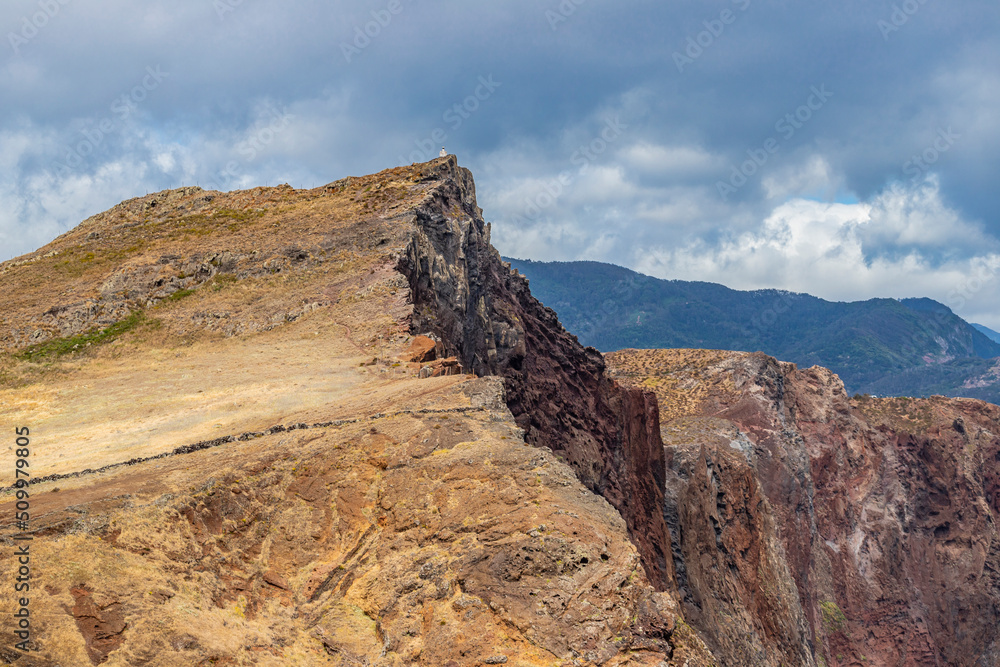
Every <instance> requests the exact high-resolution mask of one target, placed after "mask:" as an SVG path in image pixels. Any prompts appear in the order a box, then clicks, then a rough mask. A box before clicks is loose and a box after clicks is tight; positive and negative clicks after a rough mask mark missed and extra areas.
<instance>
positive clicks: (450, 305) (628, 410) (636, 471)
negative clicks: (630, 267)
mask: <svg viewBox="0 0 1000 667" xmlns="http://www.w3.org/2000/svg"><path fill="white" fill-rule="evenodd" d="M434 164H435V167H434V169H433V170H429V173H428V174H427V178H436V179H439V181H440V185H439V187H437V188H436V189H435V193H434V196H433V197H430V198H428V199H427V200H426V201H425V202H424V204H423V205H421V206H420V207H419V208H418V209H417V210H416V218H415V228H414V234H413V237H412V240H411V242H410V245H409V246H408V248H407V250H406V252H405V253H404V254H403V256H402V258H401V261H400V270H401V271H402V272H403V273H404V274H405V275H407V277H408V278H409V281H410V289H411V293H412V295H413V301H414V318H413V332H414V333H424V332H431V333H433V334H435V335H436V336H438V337H439V338H440V340H441V344H442V346H443V348H444V350H445V354H449V355H450V354H456V355H458V357H459V359H460V360H461V362H462V364H463V365H464V366H465V367H466V368H469V369H472V370H473V371H475V372H476V373H477V374H480V375H500V376H502V377H503V378H504V380H505V390H506V394H505V397H506V402H507V406H508V407H509V408H510V410H511V412H512V413H513V415H514V419H515V420H516V421H517V423H518V424H519V425H520V426H521V428H523V429H524V430H525V434H526V438H527V440H528V442H531V443H533V444H536V445H541V446H546V447H549V448H550V449H552V450H553V451H555V452H557V453H558V454H560V455H561V456H563V457H564V458H565V459H566V461H568V462H569V464H570V465H571V466H572V467H573V469H574V470H576V472H577V475H578V476H579V477H580V480H581V481H582V482H583V483H584V484H585V485H587V487H588V488H590V489H591V490H593V491H595V492H596V493H599V494H601V495H602V496H604V497H605V498H606V499H607V500H608V501H609V502H610V503H611V504H612V505H613V506H614V507H615V508H616V509H618V510H619V511H620V512H621V513H622V516H623V517H624V518H625V521H626V523H627V524H628V526H629V530H630V532H631V534H632V536H633V540H634V541H635V543H636V545H637V547H638V548H639V551H640V553H641V554H642V556H643V563H644V564H645V566H646V571H647V573H648V574H649V576H650V579H651V580H652V581H653V582H654V583H655V584H656V585H657V586H658V587H660V588H661V589H663V588H666V587H668V586H670V585H672V579H673V566H672V562H671V560H670V559H669V558H668V557H667V554H668V552H669V545H670V537H669V535H668V533H667V530H666V524H665V522H664V520H663V516H662V513H661V512H659V511H658V509H657V508H659V507H660V506H661V505H662V503H663V470H664V464H663V449H662V446H661V442H660V436H659V424H658V412H657V406H656V402H655V400H654V399H653V397H652V396H651V395H650V394H648V393H646V392H643V391H642V390H636V389H627V388H623V387H622V386H620V385H619V384H618V383H617V382H615V381H614V380H611V379H610V378H608V376H607V375H606V374H605V372H604V370H605V369H604V359H603V357H602V356H601V354H600V353H599V352H598V351H597V350H594V349H593V348H588V349H585V348H584V347H583V346H581V345H580V344H579V342H578V341H577V340H576V337H575V336H573V335H571V334H569V333H567V332H566V330H565V329H563V327H562V325H560V324H559V320H558V318H557V317H556V315H555V313H554V312H553V311H552V310H550V309H548V308H545V307H544V306H542V304H540V303H539V302H538V301H537V300H536V299H535V298H534V297H532V296H531V293H530V291H529V289H528V281H527V280H526V279H524V278H523V277H521V276H519V275H517V274H516V273H512V272H511V271H510V269H509V268H508V266H507V265H506V264H505V263H504V262H503V261H502V260H501V259H500V255H499V253H498V252H497V250H496V249H495V248H493V246H492V245H490V239H489V236H490V227H489V225H487V224H486V223H485V222H484V220H483V218H482V212H481V210H480V209H479V207H478V206H477V204H476V191H475V185H474V183H473V180H472V174H471V173H470V172H469V171H468V170H466V169H463V168H461V167H458V166H457V165H456V164H455V162H454V158H448V159H447V160H442V161H440V162H437V163H434Z"/></svg>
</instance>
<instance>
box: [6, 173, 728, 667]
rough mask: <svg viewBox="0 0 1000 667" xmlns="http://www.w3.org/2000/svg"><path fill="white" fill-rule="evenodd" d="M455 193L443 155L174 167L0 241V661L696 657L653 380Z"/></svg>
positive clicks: (521, 661) (519, 662) (527, 665)
mask: <svg viewBox="0 0 1000 667" xmlns="http://www.w3.org/2000/svg"><path fill="white" fill-rule="evenodd" d="M474 193H475V191H474V187H473V185H472V181H471V177H470V176H469V175H468V172H466V171H465V170H462V169H459V168H458V167H457V165H456V164H455V162H454V159H453V158H446V159H442V160H436V161H434V162H432V163H428V164H423V165H413V166H411V167H405V168H398V169H393V170H388V171H386V172H382V173H380V174H375V175H372V176H366V177H362V178H349V179H343V180H341V181H338V182H336V183H331V184H330V185H328V186H325V187H322V188H316V189H313V190H303V191H299V190H294V189H292V188H289V187H287V186H282V187H278V188H255V189H253V190H250V191H243V192H232V193H217V192H215V193H212V192H204V191H201V190H200V189H198V188H189V189H184V190H175V191H169V192H163V193H157V194H154V195H149V196H147V197H144V198H139V199H135V200H130V201H128V202H124V203H123V204H121V205H119V206H116V207H115V208H114V209H111V210H110V211H107V212H105V213H102V214H99V215H97V216H94V217H93V218H90V219H88V220H87V221H85V222H84V223H82V224H81V225H80V226H79V227H78V228H76V229H74V230H72V231H70V232H68V233H67V234H65V235H63V236H62V237H60V238H59V239H56V240H55V241H54V242H53V243H52V244H50V245H49V246H46V247H45V248H43V249H41V250H39V251H37V252H35V253H31V254H30V255H28V256H25V257H22V258H19V259H17V260H15V261H13V262H8V263H5V264H3V265H0V290H2V291H3V293H4V294H5V295H7V297H8V298H7V299H6V300H5V302H4V304H3V308H2V310H0V325H2V326H0V345H2V347H3V352H2V353H0V416H2V421H3V423H5V424H10V425H17V426H27V427H29V428H30V429H31V433H32V454H31V466H32V467H31V471H32V474H33V476H34V479H35V481H36V483H33V484H31V485H30V487H29V489H30V496H31V508H32V509H31V517H32V518H31V521H30V522H29V525H28V526H26V527H24V526H18V525H16V524H14V523H13V516H14V514H13V503H14V501H15V498H14V496H13V493H12V489H10V488H7V489H5V490H3V491H2V492H0V493H2V495H0V517H3V518H2V519H0V528H2V532H0V536H2V540H3V542H4V545H5V546H4V549H5V550H6V553H8V554H10V553H12V552H13V546H12V545H13V536H14V534H16V533H19V532H25V531H26V532H28V533H30V534H31V535H32V536H33V538H34V540H33V541H32V543H31V544H32V564H33V570H32V577H33V580H32V590H31V605H32V607H31V613H32V618H33V619H35V620H34V623H33V626H32V636H31V648H32V651H31V652H30V653H23V652H20V651H17V650H14V649H11V648H9V647H11V646H13V645H14V643H15V638H14V637H13V635H12V634H11V632H10V630H11V628H10V626H9V625H4V626H2V627H0V638H2V648H0V661H3V662H6V663H7V664H13V665H17V666H18V667H24V666H25V665H30V666H35V665H37V666H45V667H52V666H54V665H88V664H104V665H109V666H115V665H118V666H122V667H124V666H126V665H127V666H129V667H134V666H149V667H153V666H168V665H170V666H173V665H178V666H180V665H184V666H189V665H205V666H207V665H274V666H275V667H277V666H279V665H280V666H284V665H310V666H312V665H324V664H328V665H337V666H343V667H348V666H350V667H356V666H359V665H369V666H372V667H403V666H409V665H433V666H434V667H441V666H444V667H466V666H469V667H471V666H473V665H484V664H506V665H510V666H516V667H536V666H537V667H541V666H543V665H544V666H545V667H556V666H558V667H571V666H572V667H581V666H585V667H589V666H592V665H606V666H609V667H625V666H630V667H640V666H641V667H662V666H663V665H669V666H674V665H676V666H678V667H679V666H680V665H686V666H687V667H707V666H708V665H712V664H717V662H716V661H715V659H714V658H713V656H712V655H711V652H710V651H709V650H708V648H707V646H706V645H705V643H704V642H703V640H702V639H701V638H700V637H699V636H698V633H697V632H696V631H694V630H693V629H692V627H691V626H690V625H689V624H688V623H686V622H685V620H684V615H683V613H682V612H681V610H680V607H679V605H678V603H677V600H676V598H675V595H674V593H673V592H672V584H671V581H672V577H671V569H670V559H669V558H668V557H667V555H668V552H669V549H670V546H669V545H670V542H669V537H668V536H667V528H666V523H665V521H664V520H663V516H662V512H661V511H660V509H659V508H660V507H661V506H662V503H663V474H664V470H665V468H664V461H663V449H662V444H661V441H660V436H659V429H658V425H657V422H656V415H657V406H656V403H655V400H654V399H653V398H652V396H651V395H649V394H646V393H643V392H642V391H638V390H631V389H629V390H625V389H623V388H622V387H620V386H619V385H618V384H617V383H615V382H614V381H612V380H610V379H609V378H608V377H606V376H605V375H604V373H603V369H604V361H603V359H602V358H601V357H600V355H598V354H596V353H595V352H593V351H587V350H583V349H582V348H581V347H580V346H579V345H578V344H577V343H576V341H575V340H574V339H573V337H572V336H570V335H569V334H567V333H566V332H565V331H564V330H563V329H562V328H561V327H559V325H558V322H557V321H556V319H555V316H554V315H553V314H552V313H551V311H548V310H546V309H544V308H542V307H541V306H540V305H539V304H538V303H537V302H535V301H534V300H533V299H532V298H531V297H530V294H529V293H528V288H527V284H526V282H525V281H524V280H523V279H521V278H519V277H516V276H512V275H511V274H510V272H509V271H507V269H506V268H505V267H504V266H503V265H502V263H500V262H499V258H498V257H497V255H496V253H495V251H493V250H492V248H490V247H489V244H488V227H487V226H485V225H484V224H483V221H482V218H481V216H480V213H479V210H478V208H477V207H476V206H475V198H474ZM400 271H403V272H405V275H404V273H400ZM420 333H429V334H432V335H433V336H435V337H436V338H437V342H436V343H435V342H434V341H433V339H430V338H426V337H424V338H421V337H420V336H415V335H414V334H420ZM463 371H475V372H476V373H477V374H478V375H480V376H483V377H479V378H476V377H475V376H474V375H467V374H465V373H463ZM490 376H492V377H490ZM532 445H537V446H532ZM581 480H583V482H584V483H581ZM595 490H596V491H598V492H599V493H597V494H595V493H594V492H593V491H595ZM616 508H617V509H616ZM619 510H620V511H619ZM623 516H624V518H623ZM633 540H634V541H635V543H633ZM658 550H660V551H658ZM16 566H17V563H16V562H14V561H13V560H12V559H11V558H9V557H7V556H5V557H3V558H0V581H9V580H10V578H11V576H12V573H13V572H14V569H13V568H15V567H16ZM647 572H648V573H649V574H647ZM13 595H14V592H13V589H12V587H9V586H3V587H0V606H2V607H3V608H5V609H13V608H14V606H15V601H14V599H13V597H12V596H13Z"/></svg>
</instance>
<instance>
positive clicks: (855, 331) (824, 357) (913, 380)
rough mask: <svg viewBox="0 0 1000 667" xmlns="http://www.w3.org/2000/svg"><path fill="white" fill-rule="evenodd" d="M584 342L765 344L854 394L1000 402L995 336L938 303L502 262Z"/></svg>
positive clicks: (603, 267) (999, 337) (601, 267)
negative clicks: (843, 298)
mask: <svg viewBox="0 0 1000 667" xmlns="http://www.w3.org/2000/svg"><path fill="white" fill-rule="evenodd" d="M507 261H509V262H510V263H511V266H512V268H515V269H517V270H518V271H520V272H521V273H522V274H524V275H525V276H526V277H527V278H528V279H529V280H530V282H531V291H532V294H534V295H536V296H537V298H538V299H539V300H541V301H542V303H544V304H545V305H546V306H548V307H550V308H552V309H553V310H555V311H556V313H557V314H558V315H559V319H560V320H561V321H562V322H563V324H564V325H565V326H566V328H567V329H568V330H569V331H571V332H573V333H574V334H576V335H577V336H578V337H579V339H580V342H582V343H583V344H584V345H590V346H593V347H596V348H597V349H599V350H601V351H602V352H610V351H612V350H620V349H626V348H640V349H644V348H705V349H719V350H742V351H747V352H755V351H762V352H765V353H767V354H769V355H772V356H775V357H777V358H779V359H782V360H786V361H791V362H794V363H796V364H799V365H800V366H803V367H808V366H813V365H819V366H825V367H827V368H830V369H831V370H833V371H834V372H836V373H837V374H838V375H839V376H840V378H841V379H842V380H843V381H844V384H845V385H846V386H847V389H848V391H850V392H851V393H870V394H876V395H892V396H929V395H934V394H941V395H945V396H965V397H971V398H980V399H983V400H987V401H991V402H994V403H996V402H1000V386H998V380H1000V377H998V374H1000V370H997V367H998V366H1000V363H998V360H997V357H1000V334H997V332H994V331H992V330H990V329H988V328H987V327H983V326H982V325H971V324H969V323H968V322H966V321H965V320H963V319H962V318H960V317H959V316H957V315H955V314H954V313H953V312H952V311H951V309H949V308H948V307H947V306H945V305H943V304H941V303H938V302H937V301H934V300H932V299H902V300H897V299H871V300H868V301H859V302H853V303H842V302H830V301H825V300H823V299H820V298H817V297H814V296H811V295H808V294H797V293H792V292H786V291H782V290H756V291H738V290H733V289H730V288H728V287H725V286H723V285H718V284H714V283H704V282H688V281H682V280H661V279H658V278H653V277H650V276H646V275H643V274H640V273H636V272H634V271H631V270H629V269H625V268H622V267H619V266H614V265H611V264H604V263H600V262H534V261H529V260H518V259H509V258H508V259H507Z"/></svg>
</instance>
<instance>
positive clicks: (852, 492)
mask: <svg viewBox="0 0 1000 667" xmlns="http://www.w3.org/2000/svg"><path fill="white" fill-rule="evenodd" d="M608 359H609V366H610V367H611V369H612V373H613V374H614V375H616V376H617V377H620V378H622V379H623V380H624V381H626V382H629V383H632V384H635V385H641V386H644V387H652V388H654V391H655V392H656V393H657V396H658V400H659V402H660V404H661V408H662V410H663V412H664V414H665V415H667V416H666V417H665V419H664V422H663V425H662V431H663V435H664V441H665V443H666V461H667V497H666V503H665V505H664V507H665V514H666V517H667V522H668V525H669V526H670V528H671V530H672V533H673V535H674V537H675V544H674V553H673V556H674V561H675V567H676V571H677V582H678V597H679V598H680V599H681V600H682V601H683V605H682V606H683V610H684V613H685V616H686V618H687V619H688V622H690V623H691V624H692V626H694V627H695V628H696V629H698V630H699V631H700V632H701V633H702V634H703V636H704V637H705V639H706V642H707V643H708V644H709V646H710V647H711V648H712V649H713V652H715V654H716V655H717V656H718V657H719V658H720V659H721V660H722V661H723V662H724V663H725V664H727V665H779V664H785V665H788V664H794V665H806V664H825V665H829V666H833V665H852V666H854V665H907V666H910V665H912V666H916V665H954V666H955V667H958V666H959V665H996V664H1000V643H998V640H1000V623H998V622H1000V574H998V573H1000V540H998V535H997V531H996V517H997V512H998V510H1000V465H998V463H1000V408H998V407H997V406H994V405H990V404H986V403H983V402H980V401H975V400H969V399H947V398H942V397H933V398H929V399H908V398H887V399H872V398H868V397H856V398H855V399H853V400H852V399H849V398H848V396H847V394H846V393H845V391H844V386H843V384H842V383H841V382H840V380H839V379H838V378H837V376H836V375H834V374H833V373H831V372H830V371H828V370H826V369H823V368H819V367H813V368H809V369H798V368H796V367H795V366H794V365H793V364H785V363H780V362H777V361H775V360H774V359H772V358H770V357H767V356H765V355H762V354H746V353H737V352H709V351H693V350H656V351H648V350H640V351H635V350H632V351H623V352H618V353H614V354H612V355H609V357H608ZM792 591H794V593H793V594H790V593H791V592H792Z"/></svg>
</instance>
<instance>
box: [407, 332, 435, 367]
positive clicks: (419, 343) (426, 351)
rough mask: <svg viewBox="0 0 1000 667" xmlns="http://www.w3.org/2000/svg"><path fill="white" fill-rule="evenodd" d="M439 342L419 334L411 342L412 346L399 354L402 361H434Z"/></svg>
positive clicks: (419, 362)
mask: <svg viewBox="0 0 1000 667" xmlns="http://www.w3.org/2000/svg"><path fill="white" fill-rule="evenodd" d="M436 345H437V343H435V342H434V340H433V339H431V338H428V337H427V336H417V337H416V338H414V339H413V342H412V343H410V346H409V347H408V348H406V350H405V351H404V352H403V353H402V354H401V355H399V359H400V361H407V362H415V363H418V364H424V363H427V362H428V361H434V359H435V358H436V354H435V350H434V348H435V347H436Z"/></svg>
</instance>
